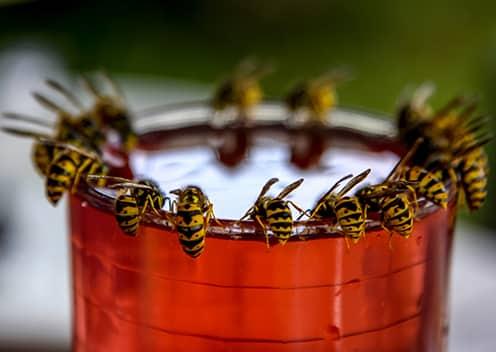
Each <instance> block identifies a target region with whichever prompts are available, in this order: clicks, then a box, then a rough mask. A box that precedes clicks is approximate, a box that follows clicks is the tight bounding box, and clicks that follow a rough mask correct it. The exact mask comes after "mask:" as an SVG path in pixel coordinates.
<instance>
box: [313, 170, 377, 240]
mask: <svg viewBox="0 0 496 352" xmlns="http://www.w3.org/2000/svg"><path fill="white" fill-rule="evenodd" d="M369 173H370V169H367V170H365V171H363V172H362V173H360V174H359V175H357V176H355V177H353V178H352V179H351V180H350V181H349V182H348V183H347V184H346V185H345V186H344V187H343V188H342V189H341V190H340V191H339V192H337V193H334V191H335V190H336V188H337V187H339V185H340V184H341V183H342V182H343V181H345V180H347V179H349V178H350V177H352V175H347V176H345V177H343V178H341V179H340V180H338V181H337V182H336V183H335V184H334V185H333V186H332V187H331V189H329V191H327V192H326V193H325V194H324V195H323V196H322V197H321V198H320V199H319V201H318V202H317V204H316V206H315V208H314V209H313V211H312V213H311V215H310V218H314V217H315V216H318V217H322V218H324V217H325V218H329V217H333V216H335V217H336V221H337V223H338V224H339V225H340V226H341V229H342V230H343V233H344V235H345V239H348V238H351V239H352V241H353V242H355V243H356V242H358V240H360V239H361V238H362V237H363V236H365V222H366V220H367V211H366V210H367V208H366V207H365V208H364V207H363V206H362V204H361V202H360V200H359V198H358V197H355V196H352V197H345V196H344V195H345V194H346V193H348V192H349V191H350V190H351V189H352V188H353V187H355V186H356V185H357V184H359V183H360V182H362V181H363V180H364V179H365V178H366V177H367V176H368V174H369Z"/></svg>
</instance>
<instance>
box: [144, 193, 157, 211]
mask: <svg viewBox="0 0 496 352" xmlns="http://www.w3.org/2000/svg"><path fill="white" fill-rule="evenodd" d="M146 203H148V204H150V208H152V210H153V212H154V213H155V214H157V215H158V216H161V214H160V211H158V209H157V208H155V205H154V204H153V198H152V196H151V195H150V194H149V195H148V196H147V197H146V202H145V205H146Z"/></svg>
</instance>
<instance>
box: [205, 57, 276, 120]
mask: <svg viewBox="0 0 496 352" xmlns="http://www.w3.org/2000/svg"><path fill="white" fill-rule="evenodd" d="M271 71H272V70H271V68H270V67H268V66H266V65H260V64H257V63H255V62H254V61H251V60H245V61H243V62H241V63H240V64H239V65H238V67H237V68H236V69H235V71H234V72H233V73H232V75H231V76H230V77H229V78H227V79H226V80H225V81H224V82H222V83H221V84H220V85H219V87H218V88H217V89H216V91H215V92H214V96H213V98H212V102H211V104H212V107H213V108H214V110H216V111H223V110H225V109H227V108H235V109H236V110H237V113H238V115H239V116H242V117H245V116H247V115H248V114H249V111H250V110H251V109H252V108H253V107H254V106H256V105H257V104H258V103H259V102H260V101H261V100H262V98H263V92H262V88H261V86H260V82H259V81H260V79H261V78H262V77H264V76H265V75H267V74H268V73H270V72H271Z"/></svg>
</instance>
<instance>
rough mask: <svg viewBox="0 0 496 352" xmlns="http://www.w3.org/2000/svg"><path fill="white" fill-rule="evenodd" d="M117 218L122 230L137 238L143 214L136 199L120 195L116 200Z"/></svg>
mask: <svg viewBox="0 0 496 352" xmlns="http://www.w3.org/2000/svg"><path fill="white" fill-rule="evenodd" d="M115 218H116V220H117V223H118V224H119V227H120V228H121V230H122V231H123V232H124V233H125V234H127V235H130V236H135V235H136V232H137V230H138V226H139V223H140V221H141V214H140V209H139V207H138V204H137V202H136V199H135V198H134V197H133V196H131V195H128V194H120V195H118V196H117V198H116V199H115Z"/></svg>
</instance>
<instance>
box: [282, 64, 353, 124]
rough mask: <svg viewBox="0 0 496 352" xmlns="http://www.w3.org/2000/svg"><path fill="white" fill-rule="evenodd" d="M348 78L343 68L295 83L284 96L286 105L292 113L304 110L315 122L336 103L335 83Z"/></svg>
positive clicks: (323, 116)
mask: <svg viewBox="0 0 496 352" xmlns="http://www.w3.org/2000/svg"><path fill="white" fill-rule="evenodd" d="M348 78H349V75H348V74H347V73H346V72H344V71H343V70H334V71H331V72H328V73H325V74H323V75H322V76H320V77H317V78H314V79H312V80H308V81H303V82H300V83H299V84H297V85H296V86H295V87H294V88H293V89H292V90H291V91H290V92H289V93H288V95H287V97H286V106H287V107H288V109H289V111H290V112H291V113H293V114H295V113H298V112H305V113H307V114H308V115H309V117H310V118H311V119H312V120H314V121H317V122H323V121H324V119H325V117H326V115H327V113H328V112H329V111H330V110H331V109H332V108H333V107H334V106H336V105H337V94H336V85H337V84H338V83H340V82H342V81H345V80H347V79H348Z"/></svg>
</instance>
